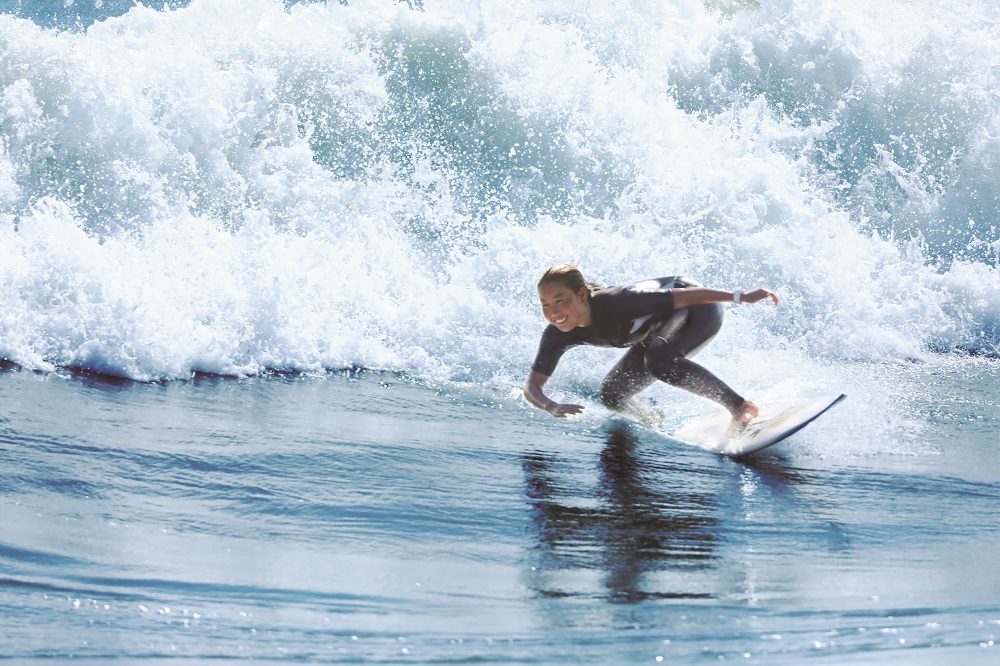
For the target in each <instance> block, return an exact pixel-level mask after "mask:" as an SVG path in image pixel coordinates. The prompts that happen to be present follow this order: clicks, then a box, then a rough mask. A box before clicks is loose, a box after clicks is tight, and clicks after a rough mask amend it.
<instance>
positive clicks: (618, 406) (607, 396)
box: [598, 384, 628, 412]
mask: <svg viewBox="0 0 1000 666" xmlns="http://www.w3.org/2000/svg"><path fill="white" fill-rule="evenodd" d="M598 395H599V396H600V398H601V403H602V404H603V405H604V406H605V407H607V408H608V409H610V410H611V411H613V412H620V411H622V410H624V409H625V407H626V405H627V404H628V396H626V395H625V393H624V392H622V391H621V390H620V389H617V388H615V387H614V386H611V385H608V384H602V385H601V390H600V392H599V393H598Z"/></svg>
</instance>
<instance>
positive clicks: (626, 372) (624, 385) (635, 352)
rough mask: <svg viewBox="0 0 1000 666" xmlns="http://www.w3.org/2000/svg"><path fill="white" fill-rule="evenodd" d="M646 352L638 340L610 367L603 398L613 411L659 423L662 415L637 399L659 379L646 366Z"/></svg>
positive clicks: (651, 423) (647, 422) (646, 422)
mask: <svg viewBox="0 0 1000 666" xmlns="http://www.w3.org/2000/svg"><path fill="white" fill-rule="evenodd" d="M645 353H646V349H645V345H643V344H642V343H640V344H637V345H635V346H633V347H632V348H631V349H629V350H628V351H627V352H626V353H625V355H624V356H622V358H621V360H620V361H618V363H616V364H615V367H613V368H611V371H610V372H609V373H608V375H607V377H605V378H604V381H603V382H601V392H600V395H601V402H603V403H604V406H605V407H607V408H608V409H610V410H612V411H616V412H621V413H622V414H625V415H627V416H631V417H632V418H634V419H636V420H638V421H639V422H641V423H645V424H646V425H656V424H657V423H659V421H660V416H659V415H658V414H656V413H655V412H653V411H652V410H651V409H648V408H646V407H644V406H643V405H641V404H640V403H639V401H637V400H635V399H634V398H635V395H636V394H637V393H638V392H639V391H641V390H643V389H644V388H646V387H648V386H649V385H650V384H652V383H653V382H654V381H656V378H655V377H653V376H652V375H651V374H649V371H648V370H646V365H645V361H644V358H643V357H644V356H645Z"/></svg>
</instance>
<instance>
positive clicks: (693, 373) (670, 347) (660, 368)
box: [643, 303, 749, 420]
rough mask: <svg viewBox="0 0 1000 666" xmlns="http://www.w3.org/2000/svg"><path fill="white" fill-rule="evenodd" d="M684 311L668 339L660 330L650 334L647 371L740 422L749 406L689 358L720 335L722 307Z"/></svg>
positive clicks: (696, 307)
mask: <svg viewBox="0 0 1000 666" xmlns="http://www.w3.org/2000/svg"><path fill="white" fill-rule="evenodd" d="M685 309H686V310H688V315H687V320H686V321H685V322H684V323H683V325H682V326H681V327H680V329H679V330H676V331H675V332H672V333H671V334H669V337H667V336H661V335H660V333H661V330H662V329H659V328H658V329H655V330H653V331H652V332H651V333H650V337H649V339H648V343H647V345H646V353H645V356H644V359H643V360H644V362H645V367H646V370H647V371H648V372H649V373H650V374H651V375H652V376H654V377H656V378H657V379H659V380H660V381H664V382H666V383H668V384H671V385H673V386H677V387H678V388H682V389H684V390H686V391H690V392H691V393H694V394H695V395H700V396H701V397H703V398H708V399H709V400H713V401H715V402H717V403H719V404H721V405H722V406H723V407H725V408H726V410H728V411H729V412H730V413H731V414H732V415H733V417H734V418H736V419H740V420H742V417H743V414H744V412H745V411H747V409H748V405H749V403H745V401H744V400H743V397H742V396H740V395H739V394H738V393H736V391H734V390H733V389H731V388H730V387H729V386H728V385H727V384H726V383H725V382H723V381H722V380H721V379H719V378H718V377H716V376H715V375H713V374H712V373H711V372H709V371H708V370H706V369H705V368H703V367H702V366H700V365H698V364H697V363H695V362H694V361H691V360H690V358H689V357H691V356H694V355H695V354H696V353H698V351H699V350H701V348H702V347H704V346H705V345H706V344H708V342H709V340H711V339H712V338H713V337H715V334H716V333H718V332H719V329H720V328H721V327H722V306H721V305H718V304H716V303H713V304H709V305H693V306H691V307H688V308H685ZM667 323H668V324H669V322H667ZM664 328H665V327H664ZM664 332H665V331H664Z"/></svg>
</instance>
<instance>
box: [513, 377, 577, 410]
mask: <svg viewBox="0 0 1000 666" xmlns="http://www.w3.org/2000/svg"><path fill="white" fill-rule="evenodd" d="M547 381H549V376H548V375H543V374H542V373H540V372H535V371H534V370H532V371H531V374H529V375H528V381H527V382H525V384H524V397H525V398H526V399H527V400H528V402H530V403H531V404H533V405H534V406H535V407H538V408H539V409H544V410H545V411H547V412H548V413H549V414H551V415H552V416H558V417H560V418H561V417H564V416H567V415H569V414H579V413H580V412H582V411H583V405H572V404H564V403H558V402H556V401H555V400H550V399H549V398H547V397H545V394H544V393H542V387H543V386H545V382H547Z"/></svg>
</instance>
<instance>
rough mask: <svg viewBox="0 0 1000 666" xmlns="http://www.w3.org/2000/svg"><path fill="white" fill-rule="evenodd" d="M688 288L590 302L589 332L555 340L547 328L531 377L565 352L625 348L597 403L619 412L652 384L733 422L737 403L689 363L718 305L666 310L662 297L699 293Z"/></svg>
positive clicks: (643, 290)
mask: <svg viewBox="0 0 1000 666" xmlns="http://www.w3.org/2000/svg"><path fill="white" fill-rule="evenodd" d="M700 286H702V285H701V284H699V283H698V282H696V281H695V280H691V279H690V278H684V277H665V278H657V279H653V280H645V281H643V282H637V283H635V284H630V285H625V286H621V287H611V288H609V289H598V290H597V291H595V292H593V293H591V294H590V299H589V301H590V322H591V323H590V326H577V327H576V328H574V329H573V330H571V331H567V332H565V333H564V332H562V331H560V330H559V329H558V328H556V327H555V326H553V325H551V324H550V325H549V326H548V327H547V328H546V329H545V332H544V333H542V341H541V343H539V345H538V354H537V355H536V356H535V362H534V364H532V366H531V369H532V370H533V371H535V372H538V373H541V374H543V375H545V376H551V375H552V373H553V372H554V371H555V368H556V365H557V364H558V363H559V359H560V358H561V357H562V355H563V353H564V352H565V351H566V350H567V349H569V348H570V347H576V346H578V345H594V346H597V347H630V349H629V350H628V352H626V354H625V356H623V357H622V359H621V360H620V361H618V363H617V364H616V365H615V367H614V368H612V369H611V372H609V373H608V376H607V377H605V379H604V382H603V383H602V384H601V401H602V402H603V403H604V404H605V405H606V406H607V407H608V408H609V409H614V410H622V409H625V408H626V407H627V406H628V402H629V400H631V399H632V397H633V396H634V395H635V394H636V393H638V392H639V391H641V390H643V389H644V388H646V387H647V386H649V385H650V384H652V383H653V382H654V381H655V380H657V379H659V380H661V381H664V382H667V383H668V384H672V385H674V386H677V387H680V388H683V389H685V390H687V391H691V392H692V393H695V394H696V395H700V396H702V397H705V398H709V399H710V400H714V401H716V402H718V403H720V404H722V405H723V406H724V407H725V408H726V409H728V410H729V412H730V413H732V414H733V415H734V416H736V415H738V414H739V412H740V409H741V407H742V406H743V398H742V397H741V396H740V395H739V394H738V393H736V392H735V391H733V389H731V388H729V386H727V385H726V384H725V383H724V382H723V381H722V380H720V379H719V378H718V377H716V376H715V375H713V374H712V373H711V372H709V371H708V370H706V369H705V368H703V367H701V366H700V365H698V364H697V363H695V362H693V361H691V360H689V359H690V357H691V356H694V355H695V354H696V353H697V352H698V351H699V350H700V349H701V348H702V347H704V346H705V345H706V344H707V343H708V341H709V340H711V339H712V338H713V337H715V334H716V333H718V332H719V328H721V327H722V306H721V305H720V304H718V303H708V304H702V305H691V306H688V307H685V308H681V309H679V310H678V309H675V308H674V299H673V296H672V294H671V293H670V289H672V288H674V287H700Z"/></svg>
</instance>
